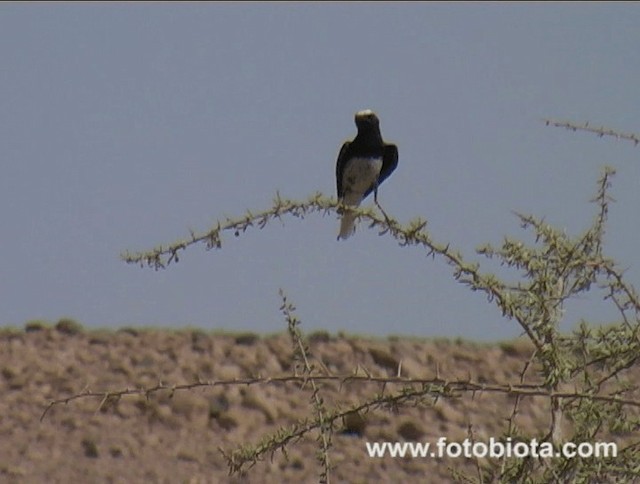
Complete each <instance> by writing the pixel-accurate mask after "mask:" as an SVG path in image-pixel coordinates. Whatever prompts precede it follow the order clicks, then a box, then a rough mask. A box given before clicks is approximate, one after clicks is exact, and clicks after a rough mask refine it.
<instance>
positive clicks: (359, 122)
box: [356, 109, 380, 128]
mask: <svg viewBox="0 0 640 484" xmlns="http://www.w3.org/2000/svg"><path fill="white" fill-rule="evenodd" d="M379 122H380V121H379V120H378V116H376V113H374V112H373V111H371V109H365V110H364V111H358V112H357V113H356V126H357V127H358V128H365V127H369V126H371V127H374V126H375V127H377V126H378V124H379Z"/></svg>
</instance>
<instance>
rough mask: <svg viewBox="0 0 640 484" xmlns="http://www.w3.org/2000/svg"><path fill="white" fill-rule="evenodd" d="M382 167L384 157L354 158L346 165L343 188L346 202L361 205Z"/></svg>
mask: <svg viewBox="0 0 640 484" xmlns="http://www.w3.org/2000/svg"><path fill="white" fill-rule="evenodd" d="M381 169H382V158H352V159H351V160H349V162H348V163H347V164H346V166H345V167H344V172H343V174H342V189H343V192H344V203H346V204H348V205H359V204H360V202H361V201H362V198H363V197H364V192H366V191H367V190H368V189H369V188H370V187H371V185H373V184H374V183H375V181H376V180H377V179H378V176H379V175H380V170H381Z"/></svg>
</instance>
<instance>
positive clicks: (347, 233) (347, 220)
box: [338, 204, 359, 239]
mask: <svg viewBox="0 0 640 484" xmlns="http://www.w3.org/2000/svg"><path fill="white" fill-rule="evenodd" d="M358 205H359V204H356V205H355V206H356V207H357V206H358ZM355 231H356V214H355V213H353V212H352V211H351V210H349V208H348V207H345V208H344V209H343V211H342V218H341V219H340V233H338V239H348V238H349V237H351V236H352V235H353V234H354V232H355Z"/></svg>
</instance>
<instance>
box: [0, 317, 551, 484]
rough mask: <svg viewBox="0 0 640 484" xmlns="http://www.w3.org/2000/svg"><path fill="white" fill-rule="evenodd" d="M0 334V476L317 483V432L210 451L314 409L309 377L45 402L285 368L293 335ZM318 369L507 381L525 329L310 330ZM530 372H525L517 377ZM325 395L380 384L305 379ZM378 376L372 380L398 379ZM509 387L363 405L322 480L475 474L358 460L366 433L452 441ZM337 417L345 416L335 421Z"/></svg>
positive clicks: (507, 407) (495, 414) (46, 330)
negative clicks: (262, 451) (239, 467)
mask: <svg viewBox="0 0 640 484" xmlns="http://www.w3.org/2000/svg"><path fill="white" fill-rule="evenodd" d="M26 329H27V330H22V329H21V330H17V329H5V330H1V331H0V395H1V397H0V435H1V436H2V438H1V439H0V481H2V482H20V483H23V482H26V483H30V482H38V483H39V482H60V483H69V482H76V483H80V482H90V483H103V482H104V483H107V482H109V483H111V482H113V483H125V482H126V483H132V482H134V483H135V482H145V483H155V482H157V483H209V482H211V483H214V482H238V483H239V482H243V483H244V482H249V483H254V482H255V483H261V482H265V483H266V482H268V483H274V482H296V483H298V482H318V473H319V469H320V468H319V466H318V463H317V460H316V454H317V451H318V443H317V441H316V438H317V436H318V434H317V433H315V432H314V433H312V434H311V435H309V436H308V437H305V438H303V439H302V440H300V441H298V442H297V443H295V444H292V445H290V446H288V448H287V455H286V456H285V455H284V454H283V453H282V452H280V451H277V452H275V453H274V454H273V458H271V454H268V455H267V456H266V457H267V458H266V459H265V460H263V461H260V462H258V463H256V464H255V466H253V467H252V468H250V469H248V470H247V472H246V473H245V474H242V475H238V474H236V475H234V476H229V473H228V466H227V464H226V461H225V459H224V458H223V455H222V453H221V452H220V449H224V450H225V451H228V452H230V451H232V450H234V449H237V448H238V447H239V446H240V445H243V444H253V445H255V444H258V443H259V442H260V441H261V440H262V439H264V438H266V437H268V436H269V435H272V434H273V433H274V432H275V431H276V430H277V429H278V428H280V427H283V426H291V425H292V424H294V423H295V422H296V421H298V420H299V419H303V418H309V417H312V416H313V411H314V410H313V405H312V404H311V400H310V399H311V396H312V392H311V388H310V385H309V384H307V385H306V386H305V387H304V388H302V389H301V388H300V385H299V384H296V383H279V384H257V385H251V386H246V385H245V386H237V385H231V386H216V387H204V388H197V389H191V390H188V391H176V392H175V393H174V394H173V395H171V394H170V392H169V391H164V390H163V391H160V392H156V393H153V394H151V395H149V396H148V398H145V397H144V396H141V395H125V396H123V397H122V398H120V399H119V400H117V401H112V400H109V401H106V402H103V405H102V406H101V399H100V398H95V397H91V398H89V397H87V398H80V399H77V400H73V401H70V402H69V403H67V404H62V405H56V406H54V407H52V408H51V409H50V411H49V412H48V413H47V415H46V417H45V418H44V420H43V421H40V417H41V415H42V413H43V411H44V410H45V408H46V407H47V404H48V402H50V401H51V400H55V399H59V398H64V397H68V396H71V395H74V394H79V393H81V392H83V391H86V390H92V391H105V390H109V391H116V390H123V389H126V388H130V389H133V388H139V387H145V388H149V387H152V386H154V385H156V384H158V383H159V382H163V383H164V384H166V385H172V384H188V383H193V382H196V381H198V379H200V380H212V379H215V380H221V379H233V378H244V377H251V376H256V375H262V376H276V375H285V374H291V368H292V344H291V341H290V338H289V335H288V334H286V333H283V334H279V335H272V336H262V337H260V336H257V335H247V334H235V335H234V334H213V333H206V332H203V331H201V330H181V331H169V330H133V329H123V330H119V331H102V330H93V331H89V330H83V329H82V328H78V327H76V326H74V325H73V324H58V325H57V326H55V327H41V326H40V325H37V324H34V325H31V326H28V327H27V328H26ZM309 350H310V353H311V354H312V355H313V357H314V358H315V359H314V360H313V361H314V362H315V363H314V364H315V365H316V366H317V367H318V368H320V370H319V371H321V372H330V373H331V374H338V375H344V374H350V373H353V372H354V370H355V369H356V368H358V367H360V369H359V370H358V371H359V374H361V375H363V374H365V371H366V372H368V373H369V374H371V375H374V376H389V375H395V374H396V373H397V370H398V364H400V363H401V373H402V375H403V376H405V377H412V378H432V377H435V376H436V372H438V374H439V376H440V377H441V378H446V379H455V378H462V379H465V378H471V379H472V380H476V381H480V382H483V381H484V382H504V383H508V382H512V383H517V382H518V381H519V379H520V372H521V371H522V368H523V365H524V362H525V361H526V360H527V359H528V358H529V356H530V355H531V348H530V347H529V345H528V344H526V342H523V341H514V342H505V343H500V344H497V343H496V344H493V345H485V344H474V343H468V342H463V341H446V340H422V339H412V338H389V339H372V338H364V337H355V336H346V335H338V336H334V335H331V336H330V335H327V334H323V333H318V334H315V335H312V337H311V339H310V344H309ZM534 379H535V371H534V372H532V373H531V374H530V378H529V380H530V381H531V380H534ZM320 388H321V389H320V392H321V395H322V397H323V398H324V401H325V403H326V405H327V406H328V407H332V406H333V405H339V406H340V407H341V408H347V407H348V406H349V405H352V404H356V403H358V402H364V401H366V400H367V399H369V398H371V397H372V396H373V395H375V394H377V393H379V392H381V391H382V390H383V389H382V386H381V385H380V384H373V383H370V382H358V383H347V384H344V385H342V386H340V385H339V384H337V383H332V382H325V383H322V384H320ZM399 389H400V387H398V386H395V387H394V385H389V386H387V387H386V388H385V389H384V390H385V392H387V393H392V392H393V391H397V390H399ZM513 402H514V399H513V397H511V396H507V395H495V394H489V393H477V394H475V396H474V397H473V398H472V396H471V395H463V396H461V397H460V398H456V399H447V400H439V401H438V402H437V403H436V404H435V405H434V404H432V402H425V403H424V404H421V405H417V406H401V407H396V408H386V409H377V410H374V411H371V412H369V413H367V414H366V415H364V416H363V418H362V419H359V418H357V417H354V418H353V419H351V420H350V421H348V422H339V423H338V425H337V428H336V429H335V432H334V433H333V438H332V448H331V453H330V458H331V463H332V465H333V466H334V468H333V470H332V472H331V477H332V482H354V483H358V482H362V483H365V482H447V481H450V480H451V471H450V468H451V467H454V468H456V469H458V470H461V471H464V472H468V473H470V474H472V475H474V476H475V463H474V462H473V461H471V460H466V459H462V458H461V459H451V458H445V459H428V458H408V457H405V458H395V459H394V458H391V457H384V458H370V457H369V456H368V455H367V452H366V447H365V442H367V441H371V442H372V441H383V440H385V441H400V442H404V441H421V442H428V441H433V442H435V440H436V439H437V438H438V437H441V436H444V437H447V439H449V441H462V440H463V439H464V438H465V437H467V436H468V435H469V432H470V431H471V432H472V434H473V436H474V437H475V439H477V440H481V441H482V440H488V439H489V437H491V436H495V437H498V436H500V435H501V433H502V431H503V430H504V429H505V425H506V424H505V419H506V418H508V417H509V415H510V414H511V410H512V409H513ZM516 422H517V424H518V426H519V427H520V428H521V429H523V430H525V431H528V432H534V433H536V432H538V433H540V434H542V433H544V432H546V430H547V429H548V406H547V404H546V403H545V401H544V399H542V398H530V399H527V400H526V401H524V402H523V403H522V404H521V407H520V413H519V416H518V418H517V421H516ZM345 425H346V427H345Z"/></svg>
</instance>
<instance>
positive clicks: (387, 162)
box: [364, 143, 398, 198]
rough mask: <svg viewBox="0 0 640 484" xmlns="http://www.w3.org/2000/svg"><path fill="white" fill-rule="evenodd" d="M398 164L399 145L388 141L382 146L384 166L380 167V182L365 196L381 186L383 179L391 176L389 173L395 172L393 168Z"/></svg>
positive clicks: (366, 193)
mask: <svg viewBox="0 0 640 484" xmlns="http://www.w3.org/2000/svg"><path fill="white" fill-rule="evenodd" d="M397 166H398V147H397V146H396V145H392V144H388V143H386V144H385V145H384V146H383V147H382V168H381V169H380V175H378V182H377V184H376V185H373V186H372V187H371V188H369V189H368V190H367V191H366V192H365V194H364V196H365V198H366V197H367V196H369V194H370V193H371V192H372V191H374V190H375V189H376V188H377V187H379V186H380V185H381V184H382V182H383V181H385V180H386V179H387V178H389V175H391V173H393V170H395V169H396V167H397Z"/></svg>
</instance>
